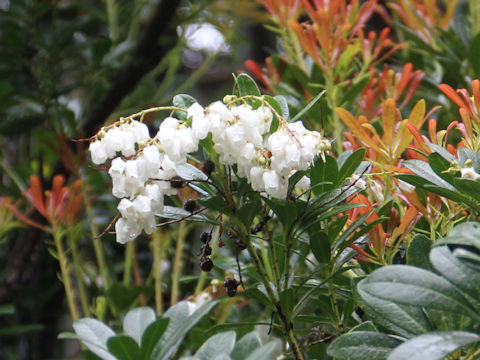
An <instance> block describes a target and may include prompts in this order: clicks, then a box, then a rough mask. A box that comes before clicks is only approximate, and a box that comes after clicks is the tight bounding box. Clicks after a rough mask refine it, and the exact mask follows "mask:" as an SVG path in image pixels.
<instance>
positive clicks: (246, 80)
mask: <svg viewBox="0 0 480 360" xmlns="http://www.w3.org/2000/svg"><path fill="white" fill-rule="evenodd" d="M235 84H236V85H237V89H238V93H239V95H240V96H245V95H255V96H261V95H262V93H261V92H260V90H259V89H258V86H257V84H256V83H255V81H254V80H253V79H252V78H251V77H250V76H249V75H247V74H240V75H238V76H237V77H236V78H235Z"/></svg>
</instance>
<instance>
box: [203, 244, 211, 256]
mask: <svg viewBox="0 0 480 360" xmlns="http://www.w3.org/2000/svg"><path fill="white" fill-rule="evenodd" d="M203 255H205V256H208V255H212V247H211V246H210V244H209V243H205V245H203Z"/></svg>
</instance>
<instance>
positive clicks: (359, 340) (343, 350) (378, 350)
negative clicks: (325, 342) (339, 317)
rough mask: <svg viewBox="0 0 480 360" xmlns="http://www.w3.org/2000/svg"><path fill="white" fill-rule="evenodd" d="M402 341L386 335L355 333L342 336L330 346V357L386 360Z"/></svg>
mask: <svg viewBox="0 0 480 360" xmlns="http://www.w3.org/2000/svg"><path fill="white" fill-rule="evenodd" d="M399 344H401V341H400V340H398V339H395V338H393V337H391V336H388V335H386V334H381V333H377V332H371V331H355V332H350V333H348V334H345V335H342V336H340V337H338V338H336V339H335V340H333V341H332V343H331V344H330V345H329V347H328V349H327V353H328V355H330V356H332V357H334V358H336V359H345V360H385V359H387V356H388V354H390V352H391V351H392V350H393V349H394V348H395V347H397V346H398V345H399Z"/></svg>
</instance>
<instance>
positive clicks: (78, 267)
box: [67, 229, 91, 316]
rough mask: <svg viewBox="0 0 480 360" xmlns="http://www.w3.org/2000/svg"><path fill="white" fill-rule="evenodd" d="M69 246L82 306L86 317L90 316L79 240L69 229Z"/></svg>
mask: <svg viewBox="0 0 480 360" xmlns="http://www.w3.org/2000/svg"><path fill="white" fill-rule="evenodd" d="M67 235H68V237H67V241H68V245H69V247H70V251H71V252H72V259H73V267H74V269H75V277H76V283H77V287H78V292H79V294H80V304H81V305H82V311H83V315H84V316H90V315H91V313H90V308H89V306H88V296H87V292H86V289H85V284H84V282H83V274H82V264H81V261H80V256H79V254H78V247H77V241H78V238H77V236H76V233H75V231H74V229H69V231H68V234H67Z"/></svg>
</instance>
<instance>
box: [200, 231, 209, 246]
mask: <svg viewBox="0 0 480 360" xmlns="http://www.w3.org/2000/svg"><path fill="white" fill-rule="evenodd" d="M210 240H212V234H210V233H209V232H208V231H204V232H202V233H201V234H200V241H201V242H202V243H204V244H205V243H207V242H209V241H210Z"/></svg>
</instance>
